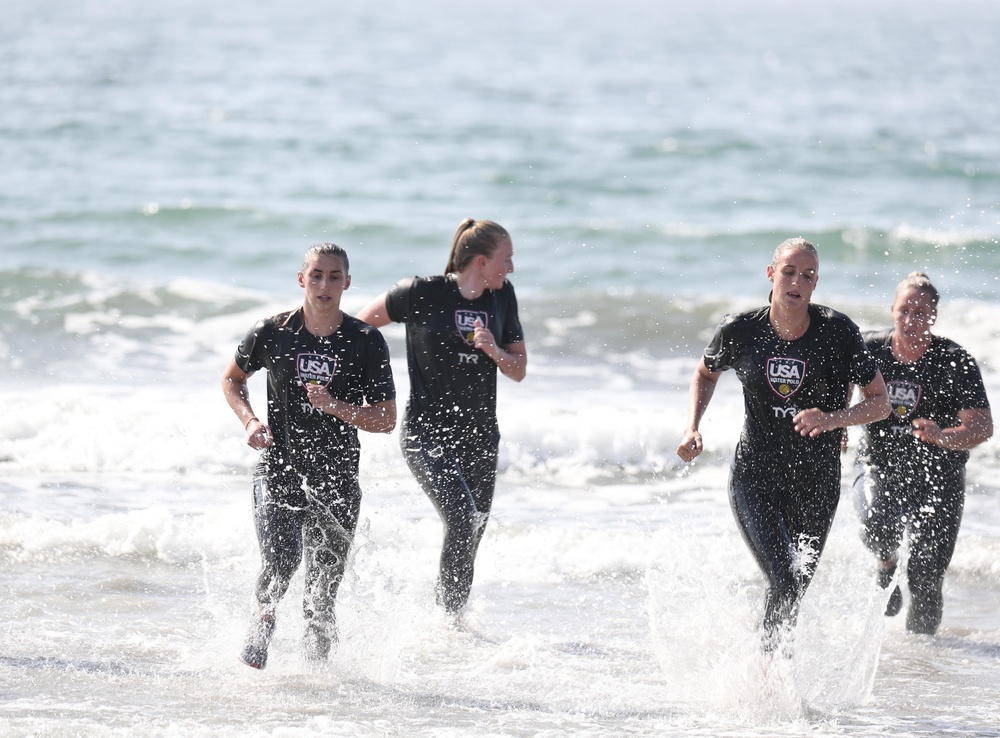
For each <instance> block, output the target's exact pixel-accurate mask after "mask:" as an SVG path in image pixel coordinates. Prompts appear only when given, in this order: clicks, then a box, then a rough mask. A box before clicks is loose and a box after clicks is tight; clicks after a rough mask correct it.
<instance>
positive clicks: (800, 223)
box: [0, 0, 1000, 736]
mask: <svg viewBox="0 0 1000 738" xmlns="http://www.w3.org/2000/svg"><path fill="white" fill-rule="evenodd" d="M998 36H1000V5H998V4H996V3H994V2H991V1H987V0H957V1H956V2H948V3H945V2H938V1H936V0H915V1H914V2H908V3H904V2H897V1H896V0H873V1H871V2H860V0H858V1H857V2H855V1H854V0H833V1H832V2H829V3H824V4H820V5H809V4H801V3H793V2H791V1H790V0H764V1H763V2H760V3H754V4H751V5H745V4H741V3H737V2H735V0H705V2H701V3H698V4H696V5H693V6H690V7H673V6H672V5H670V4H653V3H647V2H639V0H623V2H620V3H614V4H607V3H597V2H593V1H592V0H578V1H575V2H574V1H571V0H554V2H550V3H547V4H545V5H544V7H541V6H538V4H536V3H529V2H527V1H526V0H508V1H507V2H503V3H501V2H497V1H496V0H471V1H469V2H458V1H457V0H429V2H426V3H421V4H412V3H403V2H399V1H398V0H390V1H389V2H383V3H378V4H373V3H363V2H360V1H357V0H346V1H345V2H339V3H306V2H300V1H299V0H292V2H288V3H282V4H272V3H266V2H261V1H260V0H251V1H250V2H246V3H234V2H231V1H230V0H222V1H221V2H217V3H200V2H194V1H193V0H177V1H176V2H171V3H163V2H158V1H156V0H153V1H152V2H146V3H133V2H128V0H83V1H82V2H78V3H65V2H60V1H59V0H33V1H32V2H28V1H27V0H9V1H8V2H7V3H6V4H5V6H4V11H3V13H2V14H0V591H2V592H3V593H4V595H5V596H4V597H3V601H4V604H3V605H0V615H2V618H0V622H3V623H4V625H2V626H0V693H2V694H3V700H2V701H0V703H2V704H0V716H2V717H3V724H4V725H5V727H3V728H0V734H3V735H12V736H13V735H55V736H60V735H98V734H100V735H108V734H115V735H130V734H137V733H142V734H145V735H209V734H211V735H241V736H243V735H282V734H286V733H287V734H290V735H291V734H294V735H302V736H312V735H330V734H338V735H407V736H413V735H435V736H438V735H545V736H554V735H562V734H566V735H570V734H572V735H594V736H597V735H602V736H603V735H676V736H682V735H683V736H689V735H713V736H714V735H721V734H730V735H749V736H771V735H783V736H806V735H808V736H826V735H851V736H869V735H880V734H885V735H890V734H891V735H894V736H937V735H949V734H954V733H962V734H970V735H983V736H988V735H993V736H1000V729H998V728H997V727H996V726H997V725H998V724H1000V712H998V707H997V705H996V701H995V700H994V699H992V697H990V695H993V694H996V693H997V692H998V691H1000V676H998V674H1000V670H998V668H997V667H998V659H1000V617H998V615H997V608H996V603H997V602H998V601H1000V568H998V564H997V563H996V562H997V561H998V560H1000V507H998V504H997V503H998V500H1000V484H998V483H997V479H998V472H1000V445H998V442H997V441H996V440H991V441H989V442H987V443H986V444H984V445H983V446H982V447H980V448H978V449H976V450H975V451H974V452H973V455H972V459H971V461H970V464H969V482H970V487H969V495H968V500H967V505H966V518H965V522H964V523H963V530H962V534H961V536H960V538H959V544H958V549H957V551H956V554H955V559H954V561H953V563H952V567H951V569H950V571H949V575H948V579H947V580H946V584H945V596H946V609H945V620H944V624H943V626H942V631H941V633H940V634H939V636H938V637H937V638H934V639H924V638H918V637H914V636H909V635H907V634H906V633H905V631H904V629H903V627H902V623H901V622H899V621H898V619H892V620H886V619H883V618H882V617H881V616H880V614H879V608H880V603H879V602H878V601H877V599H878V592H875V591H872V589H873V585H872V577H871V566H872V563H871V561H870V560H869V556H868V554H867V553H866V552H865V550H864V549H863V547H862V546H861V544H860V541H859V539H858V534H857V523H856V521H855V519H854V513H853V510H852V508H851V505H850V500H849V499H847V498H848V491H847V488H846V482H847V480H848V478H849V476H850V470H849V462H848V460H846V459H845V474H844V479H845V500H844V501H843V503H842V505H841V509H840V512H839V514H838V518H837V521H836V523H835V528H834V533H833V535H832V537H831V540H830V544H829V547H828V550H827V552H826V553H825V555H824V559H823V563H822V565H821V567H820V570H819V573H818V575H817V580H816V582H815V584H814V585H813V587H812V588H811V589H810V592H809V595H808V596H807V598H806V602H805V605H804V607H805V610H804V612H803V621H802V623H801V625H800V633H799V635H798V640H797V647H796V654H795V657H794V658H793V659H791V660H790V661H789V662H788V663H786V664H778V665H774V664H771V665H767V664H764V663H762V662H761V659H760V657H759V655H758V654H757V653H756V648H755V635H754V631H755V627H756V623H757V621H758V620H759V617H760V612H759V610H760V601H761V587H762V583H761V578H760V576H759V574H758V572H757V569H756V565H755V564H754V562H753V560H752V559H751V558H750V555H749V554H748V553H747V551H746V548H745V546H744V545H743V542H742V541H741V540H740V537H739V533H738V531H737V529H736V526H735V524H734V522H733V520H732V516H731V513H730V512H729V509H728V501H727V498H726V475H727V470H728V465H729V461H730V459H731V457H732V453H733V447H734V445H735V442H736V439H737V437H738V435H739V431H740V425H741V422H742V400H741V397H740V394H739V387H738V382H737V381H736V380H735V379H734V378H733V377H725V378H724V380H723V382H722V385H721V386H720V391H719V394H718V395H717V397H716V399H715V400H714V401H713V405H712V407H711V409H710V411H709V416H708V418H707V422H706V426H705V437H706V445H707V452H706V454H705V455H704V456H703V457H702V458H701V459H699V461H698V462H697V463H696V464H694V465H692V466H690V467H685V466H684V465H682V464H680V462H679V460H678V459H677V457H676V455H675V454H674V449H675V447H676V444H677V441H678V439H679V437H680V433H681V430H682V427H683V424H684V416H685V411H686V403H687V397H686V391H687V383H688V380H689V377H690V375H691V371H692V370H693V368H694V366H695V362H696V360H697V358H698V356H699V355H700V352H701V350H702V348H703V347H704V345H705V342H706V341H707V339H708V337H709V336H710V335H711V332H712V330H713V329H714V327H715V325H716V324H717V322H718V321H719V319H720V318H721V317H722V315H724V314H725V313H727V312H732V311H734V310H742V309H747V308H750V307H753V306H756V305H760V304H763V303H764V301H765V300H766V297H767V293H768V287H769V284H768V282H767V280H766V277H765V266H766V264H767V263H768V261H769V260H770V255H771V252H772V251H773V249H774V247H775V246H776V245H777V244H778V243H779V242H780V241H782V240H784V239H785V238H787V237H790V236H800V235H801V236H805V237H806V238H808V239H810V240H812V241H813V242H814V243H816V245H817V246H818V248H819V251H820V258H821V265H820V275H821V276H820V281H819V286H818V289H817V292H816V294H815V297H814V299H815V301H816V302H819V303H823V304H827V305H830V306H832V307H835V308H837V309H839V310H842V311H843V312H846V313H848V314H849V315H851V316H852V317H854V318H855V320H856V321H857V322H858V323H859V324H860V325H861V326H862V327H863V328H875V327H882V326H887V325H888V322H889V316H888V307H889V302H890V300H891V296H892V292H893V289H894V287H895V284H896V283H897V282H898V281H899V279H901V278H902V277H903V276H905V275H906V274H907V273H909V272H910V271H913V270H920V271H925V272H927V273H928V274H929V275H930V276H931V278H932V279H933V280H934V281H935V283H937V284H938V286H939V287H940V288H941V290H942V293H943V299H942V305H941V315H940V321H939V324H938V326H937V330H938V332H939V333H941V334H942V335H947V336H949V337H951V338H953V339H955V340H957V341H958V342H960V343H961V344H963V345H964V346H965V347H967V348H968V349H969V350H970V352H971V353H972V354H973V355H974V356H975V357H977V359H979V361H980V363H981V366H982V369H983V373H984V378H985V381H986V386H987V391H988V393H989V394H990V396H991V398H993V399H994V401H995V402H996V401H998V400H997V398H1000V334H998V333H997V327H996V326H997V320H998V317H997V316H998V315H1000V244H998V239H1000V138H998V136H997V131H1000V97H998V95H997V93H996V91H997V90H998V89H1000V46H998V44H997V43H996V40H997V38H998ZM467 216H472V217H476V218H490V219H494V220H496V221H498V222H500V223H501V224H503V225H504V226H505V227H507V228H508V229H509V230H510V232H511V233H512V235H513V240H514V246H515V266H516V272H515V273H514V275H512V277H511V279H512V281H513V283H514V284H515V286H516V289H517V294H518V297H519V301H520V305H521V316H522V322H523V324H524V327H525V330H526V333H527V341H528V349H529V354H530V367H529V376H528V379H527V380H526V381H525V382H524V383H522V384H518V385H515V384H513V383H510V382H501V386H500V388H499V398H500V399H499V403H500V404H499V411H500V421H501V430H502V432H503V444H502V449H501V467H502V474H501V477H500V482H499V487H498V493H497V499H496V502H495V505H494V514H493V518H492V521H491V523H490V528H489V529H488V530H487V534H486V538H485V540H484V543H483V550H482V553H481V555H480V563H479V566H478V567H477V580H476V586H475V588H474V590H473V600H472V602H471V608H470V612H469V615H468V619H467V621H468V622H467V624H468V628H467V629H466V630H459V631H456V630H453V629H451V628H449V627H447V625H446V624H445V623H443V622H441V621H440V619H439V617H438V615H437V614H436V612H435V611H434V608H433V607H432V604H431V602H432V599H433V597H432V588H433V580H434V576H435V573H436V560H437V553H438V549H439V545H440V523H439V522H438V519H437V516H436V514H435V513H434V510H433V508H432V507H431V505H430V503H429V502H428V501H427V500H426V498H424V497H423V495H422V493H421V492H420V491H419V489H418V488H417V486H416V484H415V483H414V482H413V481H412V479H411V478H410V476H409V474H408V472H407V470H406V468H405V465H404V464H403V462H402V459H401V456H400V453H399V449H398V438H397V435H396V434H393V435H391V436H388V437H372V436H365V437H363V439H362V443H363V467H362V486H363V487H364V489H365V494H366V496H365V501H364V504H363V508H362V517H363V519H364V520H363V524H362V526H361V528H360V529H359V533H358V540H357V546H356V549H355V552H354V559H353V561H352V565H351V567H350V570H351V574H350V581H348V582H346V583H345V585H344V589H343V593H342V597H341V600H340V602H339V608H340V611H339V615H340V618H341V621H342V635H343V640H342V643H341V646H340V650H339V651H338V654H337V656H336V658H335V659H334V661H333V662H332V663H331V664H330V665H329V667H325V668H323V669H315V668H314V667H309V666H307V665H305V664H303V663H301V662H300V661H299V657H298V639H299V637H300V635H301V634H300V616H299V610H298V604H297V600H298V598H299V596H300V595H301V584H299V585H298V586H299V590H298V592H294V591H293V592H292V593H290V595H289V596H288V597H287V598H286V601H285V603H284V605H283V607H284V609H283V610H282V612H281V627H280V628H279V631H278V635H277V636H276V641H275V646H274V652H273V656H272V661H271V664H270V666H269V669H268V671H267V672H264V673H248V672H249V671H250V670H248V669H246V668H245V667H243V666H241V665H240V664H238V663H237V661H236V658H235V654H236V651H237V649H238V645H239V642H240V638H241V636H242V630H243V624H244V618H245V617H246V614H247V612H248V607H249V600H250V587H251V583H252V578H253V575H254V572H255V570H256V566H257V561H256V556H257V544H256V541H255V539H254V535H253V528H252V521H251V514H250V495H249V474H250V469H251V467H252V465H253V462H254V454H253V452H252V451H250V449H248V448H246V447H245V446H244V445H243V443H242V434H241V430H240V427H239V424H238V422H237V421H236V420H235V419H234V418H233V416H232V414H231V412H230V411H229V409H228V407H227V406H226V405H225V402H224V401H223V399H222V395H221V392H220V391H219V379H220V374H221V371H222V369H223V367H224V366H225V364H226V362H227V361H228V359H229V357H230V356H231V355H232V353H233V351H234V349H235V347H236V344H237V343H238V341H239V339H240V338H241V337H242V335H243V333H244V332H245V330H246V329H247V328H248V327H249V326H250V325H251V324H252V323H253V322H254V321H255V320H256V319H257V318H259V317H262V316H264V315H268V314H271V313H274V312H277V311H278V310H281V309H285V308H287V307H290V306H293V305H295V304H297V303H298V302H299V301H300V300H301V294H300V290H299V288H298V286H297V284H296V282H295V274H296V271H297V269H298V267H299V264H300V261H301V257H302V254H303V252H304V251H305V250H306V248H308V246H310V245H311V244H313V243H315V242H318V241H334V242H336V243H338V244H340V245H342V246H344V247H345V248H346V249H347V250H348V252H349V253H350V255H351V266H352V273H353V284H352V287H351V289H350V290H349V291H348V292H347V293H346V294H345V307H346V309H347V310H348V311H354V310H357V309H359V308H360V307H361V306H362V305H363V304H365V303H366V302H367V301H368V300H369V299H371V298H372V297H373V296H375V295H377V294H379V293H381V292H383V291H384V290H385V289H387V288H388V287H389V286H390V285H391V284H392V283H393V282H395V281H396V280H397V279H399V278H401V277H404V276H409V275H413V274H422V275H423V274H433V273H439V272H440V271H441V270H442V269H443V266H444V262H445V259H446V256H447V251H448V247H449V244H450V239H451V236H452V233H453V232H454V230H455V227H456V226H457V225H458V223H459V222H460V221H461V220H462V219H463V218H465V217H467ZM385 333H386V336H387V337H388V339H389V341H390V349H391V351H392V355H393V362H394V369H395V375H396V378H397V384H398V386H399V391H400V394H401V396H405V393H406V391H407V387H406V369H405V357H404V351H403V344H402V331H401V330H400V329H398V327H396V326H390V327H389V328H387V329H386V330H385ZM258 379H259V378H258ZM254 382H255V383H252V386H251V392H252V394H253V397H254V399H255V400H256V401H257V402H261V401H262V400H263V396H264V386H263V382H262V381H261V382H259V383H256V382H257V380H254Z"/></svg>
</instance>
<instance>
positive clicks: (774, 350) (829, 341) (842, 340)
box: [704, 305, 878, 466]
mask: <svg viewBox="0 0 1000 738" xmlns="http://www.w3.org/2000/svg"><path fill="white" fill-rule="evenodd" d="M769 313H770V308H768V307H762V308H757V309H755V310H750V311H748V312H745V313H741V314H738V315H727V316H726V317H725V318H724V319H723V321H722V323H721V325H720V326H719V328H718V330H717V331H716V333H715V336H714V337H713V338H712V341H711V343H710V344H709V345H708V347H707V348H706V349H705V356H704V358H705V365H706V366H707V367H708V368H709V370H711V371H713V372H720V371H723V370H725V369H730V368H732V369H735V370H736V374H737V375H738V376H739V378H740V382H741V383H742V384H743V403H744V407H745V410H746V417H745V422H744V425H743V433H742V436H741V438H740V443H741V445H743V446H744V448H745V449H746V451H747V452H748V453H749V454H751V455H753V456H760V457H761V458H762V459H766V463H767V464H768V465H769V466H773V465H774V464H775V463H784V464H799V463H802V460H803V457H806V459H808V457H810V456H813V455H816V454H824V455H833V456H834V457H836V456H837V455H838V454H839V453H840V433H839V432H835V433H823V434H821V435H820V436H818V437H817V438H807V437H803V436H801V435H799V433H798V432H797V431H796V430H795V427H794V425H793V423H792V419H793V418H794V417H795V415H796V414H797V413H798V412H799V411H800V410H806V409H808V408H813V407H816V408H819V409H820V410H823V411H824V412H833V411H835V410H842V409H843V408H844V407H845V406H846V404H847V401H848V390H849V388H850V386H851V385H852V384H857V385H860V386H866V385H868V384H870V383H871V382H872V380H874V379H875V375H876V373H877V371H878V368H877V367H876V365H875V361H874V359H873V358H872V356H871V355H870V354H869V353H868V351H867V350H866V349H865V346H864V343H863V342H862V340H861V332H860V331H859V330H858V327H857V326H856V325H855V324H854V322H853V321H852V320H851V319H850V318H848V317H847V316H846V315H844V314H842V313H839V312H837V311H836V310H832V309H830V308H828V307H823V306H822V305H810V306H809V328H808V329H807V330H806V332H805V334H804V335H803V336H802V337H801V338H799V339H797V340H795V341H784V340H782V339H781V338H779V337H778V335H777V334H776V333H775V332H774V329H773V328H772V327H771V324H770V322H769V318H768V316H769Z"/></svg>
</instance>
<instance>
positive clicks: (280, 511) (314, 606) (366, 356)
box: [236, 309, 396, 627]
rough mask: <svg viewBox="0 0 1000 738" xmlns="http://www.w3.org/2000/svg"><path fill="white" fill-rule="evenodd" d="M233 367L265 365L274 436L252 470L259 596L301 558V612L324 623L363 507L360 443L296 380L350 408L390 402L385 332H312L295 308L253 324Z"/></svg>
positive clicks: (280, 590)
mask: <svg viewBox="0 0 1000 738" xmlns="http://www.w3.org/2000/svg"><path fill="white" fill-rule="evenodd" d="M236 364H237V365H238V366H239V367H240V369H242V370H243V371H245V372H247V373H252V372H254V371H257V370H259V369H266V370H267V407H268V414H267V420H268V427H269V428H270V429H271V433H272V434H273V436H274V445H273V446H270V447H269V448H267V449H265V450H264V451H263V453H261V456H260V461H259V462H258V463H257V468H256V470H255V474H254V477H255V478H254V486H253V501H254V519H255V523H256V528H257V537H258V540H259V542H260V555H261V570H260V573H259V574H258V576H257V583H256V588H255V591H256V596H257V601H258V602H259V603H260V604H261V605H262V606H264V607H271V608H273V607H274V606H275V605H276V604H277V602H278V601H279V600H280V599H281V597H282V596H283V595H284V594H285V592H286V591H287V589H288V585H289V583H290V582H291V579H292V575H293V574H294V573H295V571H296V569H297V568H298V566H299V563H300V562H301V561H302V560H303V557H304V558H305V564H306V566H305V598H304V601H303V610H304V612H305V616H306V619H307V620H310V619H316V620H317V621H320V622H323V623H324V624H325V625H326V626H327V627H330V626H332V624H333V621H334V600H335V598H336V594H337V588H338V586H339V585H340V580H341V578H342V576H343V572H344V565H345V563H346V560H347V553H348V551H349V549H350V546H351V542H352V540H353V537H354V529H355V527H356V526H357V522H358V513H359V511H360V507H361V487H360V485H359V484H358V460H359V455H360V444H359V442H358V431H357V428H355V427H354V426H352V425H350V424H348V423H344V422H343V421H341V420H339V419H338V418H335V417H334V416H332V415H328V414H326V413H323V412H321V411H319V410H317V409H316V408H314V407H313V406H312V405H311V404H310V402H309V399H308V396H307V394H306V391H305V389H304V387H303V385H304V384H305V383H319V384H323V385H325V386H326V387H327V389H329V390H330V393H331V394H332V395H333V396H334V397H335V398H337V399H341V400H344V401H346V402H350V403H352V404H355V405H362V404H363V403H364V402H365V401H367V402H368V403H369V404H376V403H379V402H385V401H388V400H392V399H395V396H396V390H395V385H394V384H393V380H392V370H391V369H390V366H389V351H388V348H387V347H386V343H385V339H383V338H382V335H381V334H380V333H379V332H378V331H377V330H375V329H374V328H372V327H371V326H369V325H366V324H365V323H362V322H361V321H360V320H357V319H356V318H353V317H351V316H349V315H345V316H344V322H343V323H342V324H341V326H340V328H339V329H338V330H337V331H336V333H334V334H333V335H331V336H327V337H318V336H314V335H312V334H311V333H309V332H308V331H307V330H306V328H305V326H304V324H303V320H302V311H301V309H299V310H296V311H293V312H291V313H283V314H281V315H276V316H274V317H272V318H268V319H266V320H263V321H261V322H259V323H258V324H257V325H255V326H254V327H253V328H251V329H250V331H249V332H248V333H247V335H246V337H245V338H244V339H243V342H242V343H241V344H240V346H239V348H238V349H237V352H236Z"/></svg>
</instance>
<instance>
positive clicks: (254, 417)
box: [243, 415, 260, 430]
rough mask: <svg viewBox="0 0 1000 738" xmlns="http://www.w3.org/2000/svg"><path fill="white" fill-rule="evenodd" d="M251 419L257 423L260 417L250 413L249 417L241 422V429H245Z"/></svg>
mask: <svg viewBox="0 0 1000 738" xmlns="http://www.w3.org/2000/svg"><path fill="white" fill-rule="evenodd" d="M251 420H256V421H257V422H258V423H259V422H260V418H258V417H257V416H256V415H251V416H250V417H249V418H247V422H245V423H244V424H243V430H246V429H247V428H249V427H250V421H251Z"/></svg>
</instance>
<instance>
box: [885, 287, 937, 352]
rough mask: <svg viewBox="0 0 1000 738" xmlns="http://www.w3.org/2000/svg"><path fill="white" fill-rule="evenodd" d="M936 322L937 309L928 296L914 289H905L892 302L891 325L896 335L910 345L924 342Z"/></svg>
mask: <svg viewBox="0 0 1000 738" xmlns="http://www.w3.org/2000/svg"><path fill="white" fill-rule="evenodd" d="M935 320H937V309H936V308H935V307H934V302H933V300H931V297H930V295H928V294H927V293H926V292H923V291H922V290H920V289H918V288H916V287H905V288H903V289H901V290H899V292H897V293H896V299H895V300H893V302H892V325H893V328H895V330H896V335H897V336H899V337H900V338H901V339H902V340H904V341H908V342H910V343H919V342H921V341H926V340H927V339H928V337H930V335H931V326H932V325H934V321H935Z"/></svg>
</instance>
